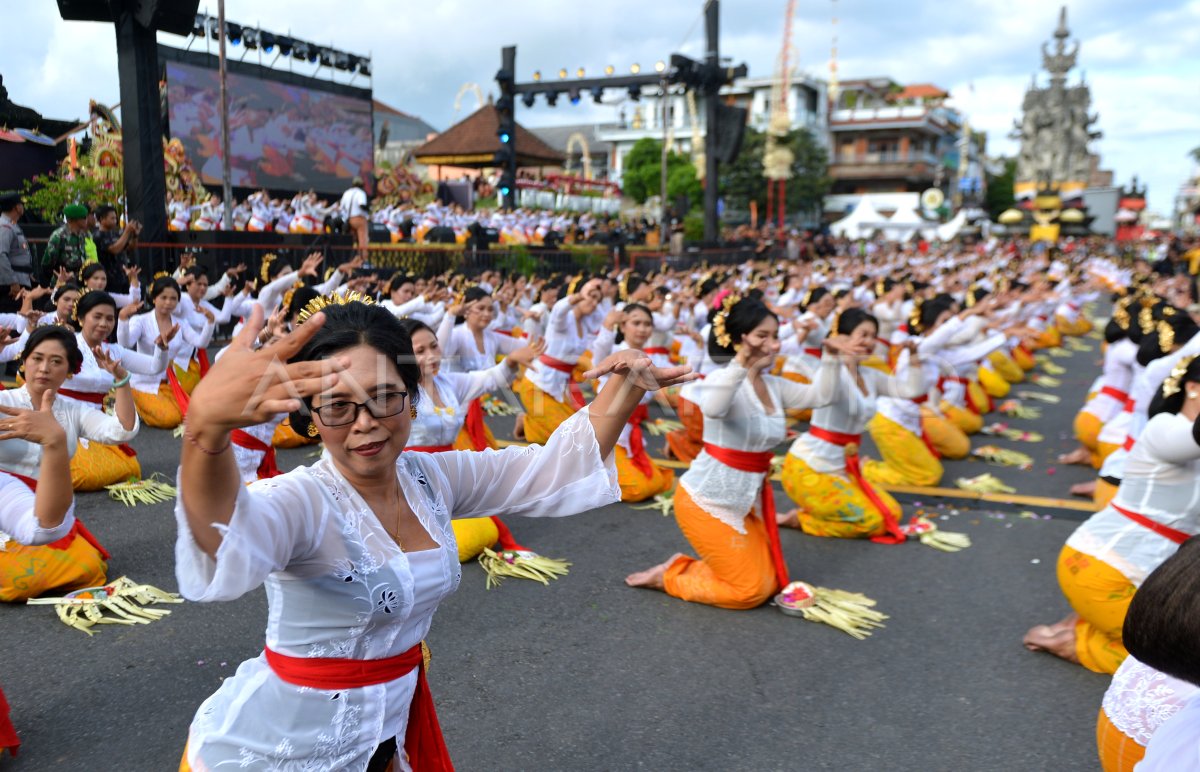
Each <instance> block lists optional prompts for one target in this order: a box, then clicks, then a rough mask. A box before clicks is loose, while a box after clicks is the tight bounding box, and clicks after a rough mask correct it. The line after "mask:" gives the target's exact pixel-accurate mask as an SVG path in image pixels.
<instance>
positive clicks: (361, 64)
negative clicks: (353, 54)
mask: <svg viewBox="0 0 1200 772" xmlns="http://www.w3.org/2000/svg"><path fill="white" fill-rule="evenodd" d="M358 72H359V74H361V75H366V76H367V77H368V78H369V77H371V60H370V59H359V60H358Z"/></svg>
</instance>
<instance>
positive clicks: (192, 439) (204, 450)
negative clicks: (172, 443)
mask: <svg viewBox="0 0 1200 772" xmlns="http://www.w3.org/2000/svg"><path fill="white" fill-rule="evenodd" d="M183 438H184V439H185V440H187V441H188V442H190V443H192V444H193V445H195V446H196V447H197V448H198V449H199V450H200V452H201V453H203V454H205V455H206V456H219V455H221V454H222V453H224V452H225V451H227V450H229V446H230V445H232V444H233V437H232V436H231V437H230V438H229V441H228V442H226V443H225V447H223V448H221V449H220V450H209V449H208V448H206V447H204V446H203V445H201V444H200V442H199V441H198V440H197V439H196V437H195V436H194V435H193V434H192V430H191V429H189V428H188V425H187V424H186V423H185V424H184V425H183Z"/></svg>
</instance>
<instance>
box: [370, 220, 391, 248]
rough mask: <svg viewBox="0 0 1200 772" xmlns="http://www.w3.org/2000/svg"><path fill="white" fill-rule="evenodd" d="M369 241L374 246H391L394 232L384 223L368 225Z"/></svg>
mask: <svg viewBox="0 0 1200 772" xmlns="http://www.w3.org/2000/svg"><path fill="white" fill-rule="evenodd" d="M367 241H369V242H371V243H372V244H390V243H392V232H391V231H390V230H388V228H387V226H386V225H384V224H383V223H379V222H371V223H368V224H367Z"/></svg>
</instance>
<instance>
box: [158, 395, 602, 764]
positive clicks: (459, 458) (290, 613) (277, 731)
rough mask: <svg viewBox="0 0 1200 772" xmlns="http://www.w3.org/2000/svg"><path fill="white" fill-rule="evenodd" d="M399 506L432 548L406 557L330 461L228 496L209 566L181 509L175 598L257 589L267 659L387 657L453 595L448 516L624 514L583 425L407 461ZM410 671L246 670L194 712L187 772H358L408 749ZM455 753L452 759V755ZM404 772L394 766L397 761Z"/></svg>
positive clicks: (418, 634) (253, 665)
mask: <svg viewBox="0 0 1200 772" xmlns="http://www.w3.org/2000/svg"><path fill="white" fill-rule="evenodd" d="M396 473H397V477H398V480H399V483H400V487H401V490H402V492H403V494H404V497H405V499H406V500H407V502H408V504H409V506H410V507H411V508H412V510H413V512H414V513H415V514H416V516H417V518H418V519H419V520H420V522H421V525H422V526H424V528H425V530H426V531H428V532H429V534H430V536H432V537H433V539H434V541H436V542H437V544H438V546H437V547H436V548H434V549H430V550H424V551H420V552H409V553H406V552H402V551H401V549H400V548H399V547H398V546H397V545H396V542H395V541H393V539H392V537H391V535H390V534H389V533H388V532H387V531H386V530H385V529H384V528H383V526H382V525H381V524H380V522H379V520H378V519H377V518H376V517H375V515H374V513H373V512H372V511H371V509H370V507H369V506H368V505H367V504H366V502H365V501H364V500H363V499H362V497H361V496H359V494H358V493H357V492H355V490H354V489H353V488H352V487H351V485H350V484H349V483H348V482H347V481H346V480H345V479H344V478H343V477H342V475H341V474H340V473H339V472H338V471H337V469H336V468H335V466H334V464H333V462H332V460H331V459H330V458H329V457H328V456H326V457H324V458H322V459H321V460H320V461H318V462H317V463H316V464H313V465H312V466H309V467H301V468H299V469H295V470H293V471H291V472H289V473H287V474H284V475H281V476H279V477H274V478H271V479H269V480H260V481H258V482H256V483H253V484H252V485H250V486H249V487H248V488H246V489H244V490H241V491H239V492H238V500H237V505H236V507H235V509H234V513H233V517H232V519H231V521H230V523H229V525H228V526H217V527H218V528H219V529H220V530H221V531H222V542H221V546H220V548H219V549H218V551H217V558H216V560H215V561H214V560H213V559H211V558H210V557H208V555H206V554H205V553H204V552H203V551H202V550H201V549H200V548H199V547H198V546H197V545H196V543H195V541H194V539H193V538H192V533H191V530H190V528H189V526H188V522H187V514H186V512H185V510H184V505H183V497H182V496H181V497H180V498H179V500H178V502H177V504H176V508H175V515H176V520H177V521H178V528H179V532H178V539H177V541H176V547H175V556H176V575H177V577H178V580H179V588H180V591H181V592H182V593H183V595H184V597H186V598H188V599H190V600H196V601H219V600H233V599H235V598H238V597H240V596H242V595H244V594H246V593H247V592H250V591H251V590H254V589H255V588H257V587H259V586H260V585H264V584H265V585H266V590H267V602H268V605H269V608H270V613H269V616H268V620H267V631H266V645H267V646H268V647H270V648H271V649H272V650H273V651H276V652H279V653H280V654H284V655H287V656H290V657H322V658H328V657H334V658H346V659H363V660H371V659H384V658H388V657H393V656H396V655H398V654H400V653H402V652H404V651H406V650H408V649H410V648H412V647H413V646H414V645H416V644H417V643H418V642H420V641H421V640H423V639H424V638H425V636H426V634H427V633H428V632H429V627H430V624H431V622H432V619H433V612H434V611H435V610H436V609H437V606H438V603H440V602H441V600H442V599H443V598H444V597H446V596H447V595H449V594H450V593H451V592H453V591H454V590H455V589H456V588H457V587H458V581H459V576H460V568H459V563H458V548H457V545H456V543H455V540H454V532H453V529H452V528H451V527H450V519H451V517H487V516H490V515H503V516H509V515H525V516H529V517H558V516H563V515H571V514H576V513H579V512H584V511H587V510H589V509H593V508H595V507H599V506H603V505H606V504H610V503H612V502H615V501H618V500H620V497H621V491H620V488H619V486H618V485H617V473H616V467H615V466H614V463H613V460H612V458H611V456H610V457H609V458H608V459H607V460H601V458H600V454H599V447H598V445H597V442H596V435H595V433H594V432H593V430H592V425H591V421H590V420H589V419H588V416H587V415H586V414H585V413H584V411H580V413H577V414H576V415H575V416H573V417H572V418H570V419H569V420H567V421H565V422H564V423H563V424H562V426H560V427H559V428H558V430H557V431H555V432H554V434H553V435H552V436H551V437H550V439H549V441H548V442H547V444H546V445H545V446H544V447H540V446H530V447H524V448H516V447H513V448H507V449H505V450H501V451H496V452H489V453H474V452H469V451H464V452H448V453H404V454H401V456H400V458H399V459H398V460H397V462H396ZM416 682H417V674H416V673H415V672H413V673H410V674H408V675H406V676H403V677H401V678H398V679H396V680H394V681H390V682H387V683H383V684H378V685H375V686H367V687H362V688H355V689H346V690H341V691H326V690H321V689H314V688H311V687H301V686H294V685H291V684H289V683H286V682H284V681H283V680H281V679H280V678H279V677H278V676H277V675H276V674H275V673H274V671H272V670H271V668H270V667H269V666H268V665H267V662H266V658H265V655H260V656H258V657H257V658H255V659H251V660H248V661H246V662H243V663H242V665H241V666H240V667H239V668H238V670H237V673H236V674H235V675H234V676H233V677H231V678H228V679H226V680H225V682H224V683H222V685H221V687H220V689H218V690H217V692H216V693H215V694H213V695H212V696H211V697H209V698H208V699H207V700H206V701H205V702H204V704H203V705H201V707H200V710H199V711H198V712H197V714H196V717H195V719H194V720H193V721H192V725H191V728H190V731H189V736H188V751H187V756H188V762H189V764H191V766H192V768H193V769H218V768H222V767H229V768H238V767H239V766H240V767H253V768H255V769H279V770H302V769H303V770H308V769H314V770H315V769H322V770H324V769H338V770H365V769H366V767H367V762H368V760H369V759H370V757H371V754H372V753H373V752H374V751H375V748H376V747H377V746H378V745H379V744H380V743H381V742H384V741H386V740H388V739H389V738H393V737H395V738H398V745H399V746H400V747H403V745H404V733H405V728H406V726H407V722H408V712H409V705H410V704H411V702H412V699H413V693H414V690H415V688H416ZM451 750H452V749H451ZM396 760H397V763H398V764H399V765H400V768H401V769H408V766H407V762H406V761H405V759H404V755H403V754H399V755H398V756H397V757H396Z"/></svg>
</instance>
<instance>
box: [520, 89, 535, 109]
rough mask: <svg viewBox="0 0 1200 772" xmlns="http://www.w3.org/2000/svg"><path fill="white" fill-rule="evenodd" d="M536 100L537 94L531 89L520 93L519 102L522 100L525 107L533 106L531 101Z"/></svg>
mask: <svg viewBox="0 0 1200 772" xmlns="http://www.w3.org/2000/svg"><path fill="white" fill-rule="evenodd" d="M536 100H537V94H535V93H533V92H532V91H531V92H529V93H526V94H522V95H521V102H523V103H524V104H525V106H526V107H533V103H534V102H535V101H536Z"/></svg>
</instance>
